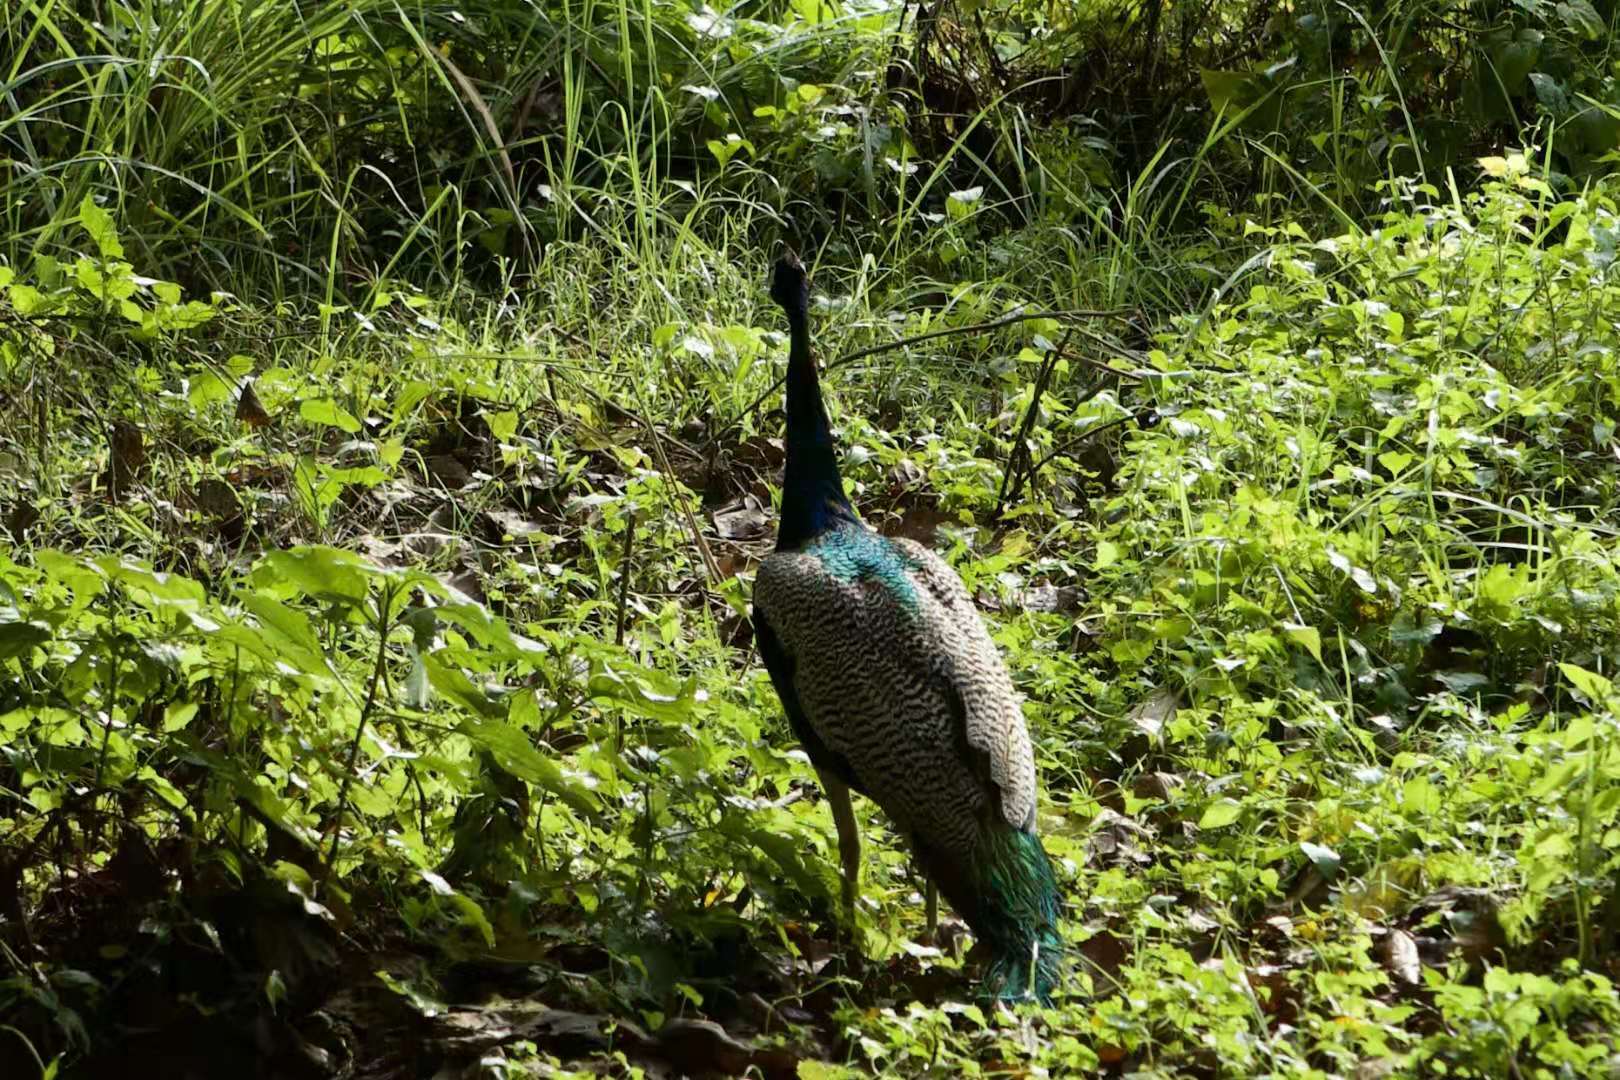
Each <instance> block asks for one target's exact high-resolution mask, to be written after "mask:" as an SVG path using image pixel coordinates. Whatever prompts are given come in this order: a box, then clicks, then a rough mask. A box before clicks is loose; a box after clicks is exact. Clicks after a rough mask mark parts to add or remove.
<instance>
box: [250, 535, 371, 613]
mask: <svg viewBox="0 0 1620 1080" xmlns="http://www.w3.org/2000/svg"><path fill="white" fill-rule="evenodd" d="M373 573H374V571H373V569H372V568H371V566H370V565H369V564H368V563H367V562H366V561H365V560H364V559H362V558H361V557H360V556H359V555H356V554H355V553H353V552H352V551H342V550H340V549H338V548H331V547H313V546H312V547H296V548H292V549H291V550H289V551H273V552H271V553H270V554H269V555H266V556H265V557H264V558H263V559H261V560H260V561H259V564H258V565H257V566H255V567H254V568H253V575H252V576H253V581H254V584H256V585H259V586H261V587H263V586H275V585H282V584H284V585H288V586H291V587H292V588H294V589H296V590H297V591H299V592H301V593H303V594H304V595H306V596H312V597H315V598H316V599H318V600H336V601H339V602H342V603H348V604H359V603H360V602H362V601H363V600H365V598H366V593H367V592H368V591H369V589H370V581H369V579H370V577H371V576H372V574H373Z"/></svg>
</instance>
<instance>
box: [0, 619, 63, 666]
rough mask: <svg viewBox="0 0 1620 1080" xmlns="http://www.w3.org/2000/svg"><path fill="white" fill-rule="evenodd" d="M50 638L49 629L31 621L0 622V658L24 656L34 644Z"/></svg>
mask: <svg viewBox="0 0 1620 1080" xmlns="http://www.w3.org/2000/svg"><path fill="white" fill-rule="evenodd" d="M50 639H51V629H50V627H48V626H41V625H40V624H39V623H32V622H6V623H0V660H10V659H11V658H12V657H14V656H26V655H27V654H28V653H29V652H30V651H32V650H33V648H34V646H36V645H42V644H44V643H45V642H47V641H49V640H50Z"/></svg>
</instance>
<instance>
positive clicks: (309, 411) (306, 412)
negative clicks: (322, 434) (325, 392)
mask: <svg viewBox="0 0 1620 1080" xmlns="http://www.w3.org/2000/svg"><path fill="white" fill-rule="evenodd" d="M298 415H299V416H301V417H303V418H304V419H305V420H308V421H309V422H310V423H312V424H322V425H324V426H326V427H335V428H338V429H339V430H341V431H346V432H348V433H349V434H350V435H355V434H358V433H359V431H360V421H358V420H356V419H355V418H354V416H353V415H352V414H351V413H350V412H349V411H348V410H347V409H345V408H343V406H341V405H339V404H338V403H337V402H335V401H333V400H332V399H331V398H305V399H304V400H303V401H301V402H299V403H298Z"/></svg>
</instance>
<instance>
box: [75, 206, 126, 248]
mask: <svg viewBox="0 0 1620 1080" xmlns="http://www.w3.org/2000/svg"><path fill="white" fill-rule="evenodd" d="M79 224H81V225H83V226H84V231H85V232H87V233H89V234H90V241H91V243H93V244H95V245H96V250H97V251H99V252H100V253H101V257H102V258H103V259H122V258H123V257H124V245H123V244H121V243H119V241H118V229H117V227H116V226H115V225H114V224H113V218H112V215H111V214H109V213H108V212H107V211H105V210H103V209H102V208H101V207H100V206H97V205H96V200H95V197H94V196H92V195H86V196H85V197H84V200H83V201H82V202H80V203H79Z"/></svg>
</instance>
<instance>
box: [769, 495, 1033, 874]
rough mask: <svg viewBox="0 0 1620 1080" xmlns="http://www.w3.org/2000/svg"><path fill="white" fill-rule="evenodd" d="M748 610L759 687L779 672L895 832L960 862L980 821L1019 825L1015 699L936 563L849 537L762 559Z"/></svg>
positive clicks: (1023, 810)
mask: <svg viewBox="0 0 1620 1080" xmlns="http://www.w3.org/2000/svg"><path fill="white" fill-rule="evenodd" d="M754 600H755V609H756V615H758V616H759V617H760V618H761V621H762V622H764V623H765V624H766V626H767V627H768V630H767V635H768V637H769V639H770V642H771V645H770V647H771V648H772V649H775V650H779V652H780V657H779V659H778V660H777V662H776V667H773V669H772V671H773V678H774V677H775V672H776V670H777V667H783V668H785V667H787V666H788V665H791V675H790V676H789V679H788V681H789V682H790V683H791V686H792V690H793V693H794V696H795V702H796V706H797V710H798V711H799V712H800V713H801V714H802V716H803V722H804V724H805V725H806V726H807V727H808V728H810V729H812V731H813V733H814V736H815V738H816V740H817V741H819V743H820V744H821V746H822V747H823V748H824V749H825V752H827V753H828V754H830V755H836V757H837V758H839V759H840V760H841V762H843V763H847V767H848V769H849V770H850V771H851V773H852V775H853V777H854V780H855V786H856V787H857V788H858V789H859V790H861V791H863V792H865V793H866V794H867V795H869V796H870V797H872V798H873V799H874V800H876V801H877V802H878V803H879V805H881V806H882V807H883V808H884V809H885V810H886V811H887V812H888V813H889V814H890V816H892V817H893V818H894V819H895V821H896V823H897V824H898V825H900V827H901V828H902V829H904V830H906V831H908V832H910V833H913V834H914V835H916V836H917V837H918V838H919V839H921V840H923V841H925V842H926V843H928V844H929V845H930V846H932V847H934V848H936V849H938V850H942V851H954V852H959V853H960V852H967V851H970V850H971V849H972V845H973V842H974V836H975V834H976V830H977V828H978V823H979V822H980V821H981V820H983V819H984V818H985V817H986V816H987V815H988V814H990V813H999V814H1000V815H1001V816H1002V817H1004V818H1005V820H1006V821H1007V822H1008V824H1010V825H1012V826H1013V827H1015V828H1019V829H1029V828H1031V827H1032V826H1033V823H1034V816H1035V761H1034V754H1033V752H1032V750H1031V747H1030V742H1029V734H1028V732H1027V730H1026V729H1025V727H1024V720H1023V715H1022V713H1021V712H1020V711H1019V708H1018V699H1017V695H1016V694H1015V692H1014V691H1013V688H1012V682H1011V680H1010V679H1009V678H1008V676H1007V671H1006V668H1005V667H1004V666H1003V665H1002V662H1001V658H1000V656H999V655H998V654H997V652H996V649H995V645H994V643H993V642H991V640H990V636H989V634H988V633H987V632H986V631H985V629H984V624H983V623H982V621H981V620H980V619H979V616H978V612H977V611H975V610H974V608H973V605H972V602H971V600H970V599H969V598H968V595H967V590H966V589H965V588H964V587H963V586H962V583H961V580H960V579H959V578H958V577H957V576H956V574H955V573H954V572H953V571H952V570H951V569H950V567H949V566H947V565H946V564H945V563H944V561H943V560H941V559H939V558H938V556H936V555H934V554H933V553H932V552H930V551H928V549H926V548H924V547H922V546H921V545H919V544H913V543H910V542H908V541H889V540H886V539H884V538H882V537H879V536H877V535H876V534H873V533H871V532H870V531H868V530H866V529H865V528H864V527H862V526H852V527H850V528H845V529H840V530H836V531H834V532H831V533H829V534H827V535H826V536H824V537H821V538H818V539H817V540H816V541H815V542H813V543H812V544H810V545H808V546H807V547H806V548H805V549H803V550H801V551H797V552H778V553H776V554H774V555H772V556H770V557H769V558H768V559H766V560H765V562H764V563H763V564H762V565H761V567H760V570H759V575H758V577H757V579H756V581H755V586H754ZM785 697H786V695H784V698H785ZM801 737H802V736H801ZM809 742H810V740H806V743H807V745H809ZM964 744H965V745H966V746H967V747H968V748H969V749H970V751H971V752H970V753H967V754H964V753H963V751H962V747H963V745H964ZM812 757H814V753H812ZM986 781H988V783H987V782H986Z"/></svg>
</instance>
